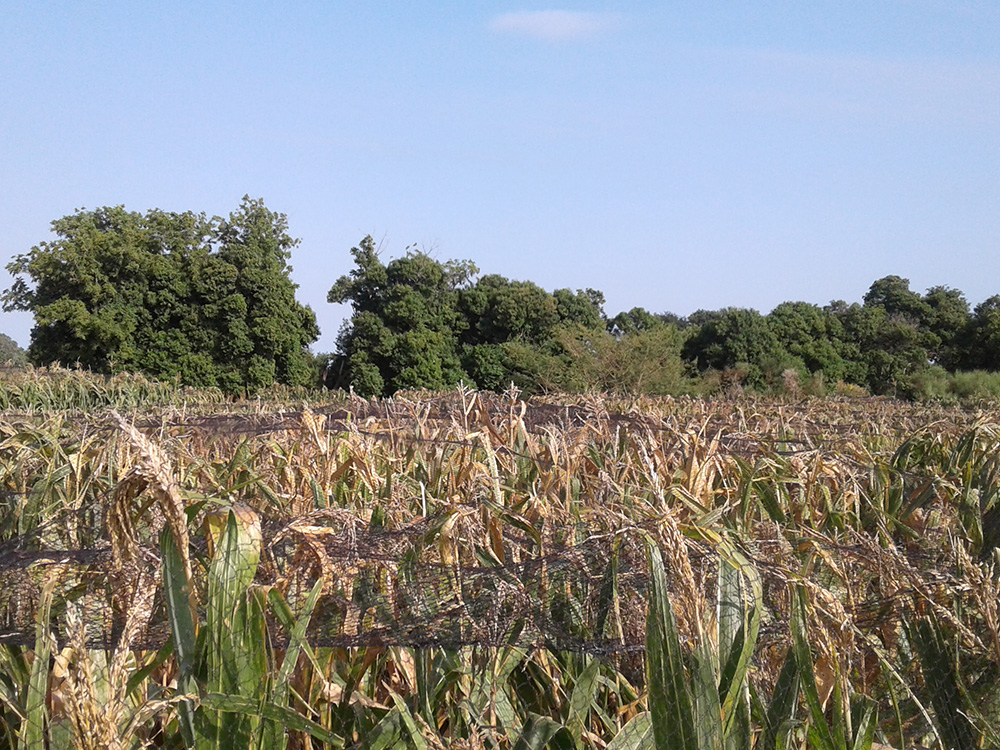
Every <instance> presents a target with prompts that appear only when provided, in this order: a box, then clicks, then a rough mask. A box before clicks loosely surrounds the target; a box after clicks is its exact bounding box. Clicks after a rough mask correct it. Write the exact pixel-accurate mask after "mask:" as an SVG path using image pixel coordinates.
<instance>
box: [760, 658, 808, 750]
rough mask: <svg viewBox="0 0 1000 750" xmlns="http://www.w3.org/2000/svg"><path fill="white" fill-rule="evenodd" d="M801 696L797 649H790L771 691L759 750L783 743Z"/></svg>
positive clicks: (776, 746) (767, 749)
mask: <svg viewBox="0 0 1000 750" xmlns="http://www.w3.org/2000/svg"><path fill="white" fill-rule="evenodd" d="M798 697H799V665H798V662H796V660H795V649H792V648H790V649H788V655H787V656H786V657H785V663H784V664H783V665H782V666H781V672H779V673H778V680H777V682H775V684H774V692H773V693H771V703H770V705H769V706H768V707H767V712H766V713H764V715H763V719H764V721H763V724H764V731H763V733H762V734H761V736H760V739H759V740H758V743H757V748H758V750H777V748H778V747H779V746H780V745H781V744H783V739H784V737H785V736H786V735H787V729H788V728H789V727H790V726H791V724H792V723H793V722H794V719H795V708H796V706H797V705H798Z"/></svg>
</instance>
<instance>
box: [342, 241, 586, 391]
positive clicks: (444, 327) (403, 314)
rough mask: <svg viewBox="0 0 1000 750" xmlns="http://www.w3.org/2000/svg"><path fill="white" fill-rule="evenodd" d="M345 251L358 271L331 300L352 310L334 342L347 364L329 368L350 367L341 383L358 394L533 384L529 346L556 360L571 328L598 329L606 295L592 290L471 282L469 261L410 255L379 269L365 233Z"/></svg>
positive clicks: (535, 368)
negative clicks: (461, 384) (525, 349)
mask: <svg viewBox="0 0 1000 750" xmlns="http://www.w3.org/2000/svg"><path fill="white" fill-rule="evenodd" d="M351 254H352V255H353V256H354V262H355V268H354V269H353V270H352V271H351V272H350V274H348V275H345V276H341V277H340V278H339V279H338V280H337V282H336V283H335V284H334V285H333V288H332V289H330V293H329V295H328V297H327V299H328V300H329V301H330V302H337V303H350V304H351V307H352V310H353V314H352V316H351V318H350V320H348V321H347V323H346V324H345V326H344V328H343V330H342V331H341V332H340V336H339V339H338V344H339V346H340V351H341V354H342V356H343V357H344V359H345V360H346V368H341V367H337V368H335V371H336V372H337V373H338V374H339V373H341V372H342V371H343V370H344V369H346V373H345V376H344V379H345V381H346V383H349V384H350V385H351V386H352V387H353V388H354V390H355V391H356V392H357V393H359V394H361V395H363V396H380V395H382V394H388V393H393V392H395V391H397V390H399V389H403V388H431V389H436V388H447V387H451V386H454V385H457V384H458V383H459V382H465V383H466V384H469V385H476V386H479V387H481V388H485V389H491V390H495V389H502V388H504V387H506V386H507V385H508V384H509V383H510V382H512V381H513V382H518V381H521V384H523V385H527V386H536V387H537V382H538V376H539V368H541V367H542V365H540V364H539V362H538V361H537V358H536V357H535V356H534V354H535V349H538V350H539V352H544V353H548V355H549V356H550V357H551V356H556V355H557V354H558V351H557V350H559V339H560V337H561V336H563V335H564V333H565V332H566V331H567V330H568V329H569V328H579V329H583V330H587V331H592V332H594V333H596V334H601V333H603V331H604V312H603V304H604V298H603V296H602V295H601V294H600V293H599V292H595V291H593V290H586V291H578V292H576V293H574V292H572V291H570V290H568V289H560V290H558V291H556V292H555V293H552V294H550V293H548V292H546V291H545V290H544V289H542V288H541V287H539V286H537V285H535V284H532V283H531V282H526V281H511V280H510V279H506V278H504V277H502V276H498V275H488V276H483V277H482V278H480V279H478V280H476V279H475V276H476V274H477V273H478V269H477V268H476V267H475V265H473V264H472V263H471V262H469V261H449V262H448V263H440V262H439V261H436V260H434V259H433V258H431V257H430V256H429V255H427V254H426V253H422V252H416V251H411V252H409V253H408V254H407V255H406V256H405V257H402V258H397V259H395V260H392V261H390V262H389V263H388V264H383V263H382V261H381V260H380V259H379V257H378V252H377V251H376V248H375V242H374V240H372V238H371V237H366V238H365V239H364V240H362V242H361V244H360V245H359V246H358V247H356V248H353V249H352V250H351ZM517 345H523V346H527V347H529V348H531V350H532V351H531V352H530V353H528V354H526V353H524V352H523V351H521V350H519V349H518V348H517ZM542 358H543V359H544V355H543V356H542Z"/></svg>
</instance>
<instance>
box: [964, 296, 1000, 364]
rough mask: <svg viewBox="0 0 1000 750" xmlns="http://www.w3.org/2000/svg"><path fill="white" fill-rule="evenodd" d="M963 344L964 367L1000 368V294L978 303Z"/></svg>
mask: <svg viewBox="0 0 1000 750" xmlns="http://www.w3.org/2000/svg"><path fill="white" fill-rule="evenodd" d="M961 344H962V345H961V354H960V358H961V365H962V367H963V368H964V369H967V370H990V371H994V372H996V371H997V370H1000V295H993V296H992V297H990V298H989V299H987V300H984V301H983V302H980V303H979V304H978V305H976V309H975V311H974V312H973V315H972V318H971V320H970V321H969V325H968V327H967V329H966V331H965V332H964V333H963V334H962V337H961Z"/></svg>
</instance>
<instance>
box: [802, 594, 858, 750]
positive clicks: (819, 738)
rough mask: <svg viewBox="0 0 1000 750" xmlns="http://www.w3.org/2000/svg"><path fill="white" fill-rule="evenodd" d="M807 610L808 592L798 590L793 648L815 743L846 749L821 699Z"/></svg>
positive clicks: (828, 748) (831, 749)
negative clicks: (830, 722) (807, 636)
mask: <svg viewBox="0 0 1000 750" xmlns="http://www.w3.org/2000/svg"><path fill="white" fill-rule="evenodd" d="M805 612H806V602H805V593H804V592H803V591H797V592H796V594H795V596H794V598H793V599H792V648H793V649H794V650H795V662H796V664H797V665H798V669H799V675H800V679H801V685H802V693H803V695H804V696H805V699H806V704H807V705H808V706H809V712H810V714H811V715H812V724H811V725H810V727H809V733H810V735H811V736H813V737H814V742H813V744H814V746H816V747H820V748H822V749H823V750H845V746H844V745H843V744H842V743H841V744H839V745H838V743H837V741H836V740H835V739H834V735H833V733H832V732H831V731H830V725H829V724H827V721H826V716H825V715H824V713H823V704H822V703H821V702H820V699H819V690H818V688H817V687H816V675H815V673H814V672H813V662H812V653H811V652H810V650H809V641H808V640H807V639H806V618H805Z"/></svg>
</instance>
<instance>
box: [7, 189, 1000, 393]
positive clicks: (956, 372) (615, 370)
mask: <svg viewBox="0 0 1000 750" xmlns="http://www.w3.org/2000/svg"><path fill="white" fill-rule="evenodd" d="M53 229H54V231H55V233H56V235H57V239H55V240H53V241H51V242H43V243H41V244H40V245H38V246H36V247H34V248H32V249H31V251H29V252H28V253H25V254H23V255H20V256H18V257H17V258H15V259H14V261H13V262H12V263H11V264H9V265H8V270H10V272H11V273H12V274H13V275H14V277H15V281H14V284H13V285H12V286H11V288H10V289H8V290H7V291H6V292H5V293H4V295H3V302H4V309H6V310H28V311H31V312H32V313H34V316H35V327H34V330H33V331H32V338H31V345H30V347H29V349H28V359H29V360H30V361H31V362H32V363H34V364H36V365H47V364H49V363H51V362H63V363H67V364H76V365H79V366H82V367H84V368H87V369H90V370H92V371H94V372H98V373H105V374H113V373H117V372H143V373H146V374H147V375H149V376H152V377H154V378H168V379H176V380H178V381H179V382H180V383H182V384H184V385H191V386H199V387H214V388H218V389H220V390H221V391H222V392H225V393H230V394H231V393H239V392H256V391H259V390H260V389H261V388H264V387H267V386H270V385H272V384H274V383H279V384H286V385H293V386H301V385H315V384H317V383H321V384H323V385H325V386H326V387H328V388H338V387H340V388H352V389H353V390H354V392H355V393H357V394H359V395H362V396H366V397H368V396H381V395H389V394H392V393H395V392H397V391H400V390H407V389H420V388H425V389H432V390H434V389H446V388H451V387H454V386H456V385H458V384H459V383H464V384H466V385H468V386H472V387H476V388H479V389H482V390H493V391H501V390H504V389H505V388H507V387H508V386H509V385H511V384H513V385H515V386H517V387H518V388H520V389H521V390H522V391H525V392H528V393H540V392H586V391H602V392H608V393H619V394H624V393H631V394H639V393H642V394H647V395H680V394H705V395H710V394H713V393H716V392H720V391H723V392H736V391H740V390H748V389H749V390H752V391H758V392H772V393H774V392H783V393H788V392H791V393H806V394H813V395H821V394H826V393H831V392H839V393H854V392H861V391H864V392H868V393H872V394H877V395H891V396H895V397H899V398H906V399H943V400H962V399H970V398H983V397H994V396H997V395H1000V372H998V371H1000V295H998V296H994V297H991V298H989V299H987V300H986V301H984V302H982V303H981V304H979V305H977V306H976V307H975V309H970V306H969V303H968V302H967V301H966V299H965V297H964V295H963V294H962V292H960V291H959V290H957V289H952V288H950V287H945V286H936V287H932V288H930V289H928V290H927V291H926V293H924V294H920V293H919V292H916V291H913V290H911V289H910V285H909V281H908V280H907V279H905V278H902V277H900V276H886V277H884V278H882V279H878V280H877V281H875V282H874V283H873V284H872V285H871V287H870V288H869V290H868V292H867V293H866V294H865V295H864V297H863V300H862V301H861V302H858V303H847V302H844V301H841V300H835V301H833V302H830V303H829V304H828V305H825V306H819V305H815V304H811V303H808V302H783V303H782V304H780V305H778V306H777V307H775V308H774V309H773V310H772V311H771V312H770V313H768V314H766V315H765V314H761V313H760V312H758V311H756V310H751V309H741V308H730V307H727V308H723V309H720V310H698V311H697V312H695V313H693V314H691V315H690V316H688V317H686V318H685V317H679V316H677V315H673V314H672V313H669V312H661V313H652V312H650V311H648V310H645V309H643V308H641V307H635V308H632V309H631V310H629V311H627V312H621V313H618V314H617V315H615V316H614V317H608V316H607V315H605V312H604V296H603V294H602V293H601V292H599V291H595V290H593V289H586V290H577V291H575V292H574V291H572V290H570V289H557V290H555V291H554V292H549V291H546V290H545V289H543V288H541V287H540V286H538V285H537V284H534V283H532V282H530V281H521V280H512V279H508V278H505V277H503V276H500V275H497V274H488V275H483V276H480V275H479V269H478V268H477V267H476V266H475V265H474V264H473V263H472V262H471V261H468V260H465V261H455V260H451V261H447V262H441V261H438V260H436V259H435V258H433V257H431V256H430V255H428V254H426V253H424V252H419V251H417V250H415V249H412V248H408V252H407V253H406V254H405V255H404V256H403V257H399V258H396V259H393V260H390V261H388V262H384V261H383V260H382V258H380V256H379V252H378V249H377V248H376V246H375V242H374V241H373V240H372V238H371V237H370V236H369V237H366V238H364V239H363V240H362V241H361V243H359V246H358V247H355V248H353V249H352V250H351V254H352V256H353V261H354V267H353V269H352V270H351V271H350V272H349V273H347V274H345V275H343V276H341V277H340V278H339V279H337V280H336V281H335V283H334V284H333V286H332V288H331V289H330V291H329V294H328V296H327V299H328V301H329V302H332V303H338V304H348V305H350V316H349V318H348V319H347V320H346V321H345V323H344V325H343V327H342V329H341V331H340V334H339V336H338V339H337V352H335V353H333V354H330V355H319V356H316V357H313V355H312V354H310V353H309V351H308V345H309V344H310V343H311V342H313V341H315V340H316V338H317V337H318V335H319V331H318V328H317V326H316V320H315V316H314V314H313V312H312V311H311V310H310V309H309V308H307V307H303V306H302V305H300V304H299V303H298V302H297V301H296V299H295V288H296V287H295V285H294V284H293V283H292V282H291V280H290V278H289V271H290V269H289V267H288V259H289V253H290V250H291V248H292V247H294V246H295V245H296V243H297V241H296V240H294V239H292V238H291V237H290V236H289V235H288V228H287V222H286V219H285V217H284V216H283V215H281V214H275V213H272V212H270V211H269V210H268V209H267V208H265V207H264V205H263V203H262V202H261V201H253V200H250V199H248V198H245V199H244V201H243V203H242V205H241V206H240V208H239V210H238V211H236V212H235V213H233V214H232V215H231V216H230V217H229V218H228V219H221V218H213V219H208V218H206V216H205V215H204V214H194V213H190V212H188V213H183V214H176V213H167V212H163V211H160V210H152V211H148V212H147V213H146V214H138V213H133V212H128V211H126V210H125V209H124V208H121V207H117V208H102V209H97V210H94V211H83V210H81V211H78V212H77V213H76V214H73V215H71V216H66V217H64V218H62V219H59V220H57V221H55V222H53ZM9 344H10V345H12V346H8V345H7V342H5V341H0V345H3V346H4V347H6V348H2V349H0V355H2V356H3V357H4V359H5V360H7V359H11V360H14V361H18V362H23V360H24V355H23V353H20V352H19V350H18V348H17V345H16V344H15V343H14V342H13V341H9ZM5 352H6V353H5Z"/></svg>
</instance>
